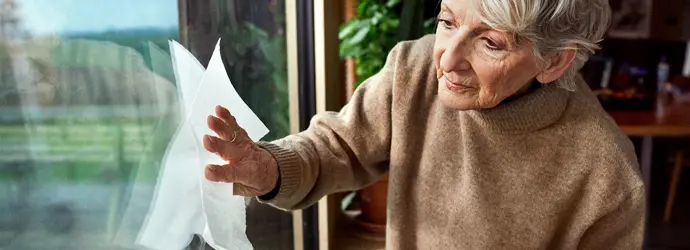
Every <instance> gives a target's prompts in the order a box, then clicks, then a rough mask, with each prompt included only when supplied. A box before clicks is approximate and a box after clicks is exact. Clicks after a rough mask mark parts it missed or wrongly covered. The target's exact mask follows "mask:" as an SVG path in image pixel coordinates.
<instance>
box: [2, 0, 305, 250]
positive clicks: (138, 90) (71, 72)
mask: <svg viewBox="0 0 690 250" xmlns="http://www.w3.org/2000/svg"><path fill="white" fill-rule="evenodd" d="M181 2H182V4H181V5H178V1H174V0H146V1H137V0H117V1H93V0H0V249H141V247H139V246H136V245H135V244H134V242H135V240H136V238H137V236H138V233H139V232H140V229H141V227H142V225H143V223H144V221H145V220H146V216H147V214H148V213H149V209H151V201H152V200H153V199H154V191H155V187H156V184H157V181H158V178H159V174H160V172H161V170H162V168H161V164H162V162H163V159H164V157H165V154H166V150H167V148H168V145H169V143H170V141H171V139H172V138H173V136H174V135H175V133H176V131H177V129H178V127H179V125H180V122H179V121H180V120H181V114H180V113H181V110H180V105H179V99H178V98H179V95H178V89H177V87H176V81H175V73H174V70H173V67H172V64H171V59H170V52H169V49H168V40H177V41H180V42H181V43H183V44H186V45H187V47H189V48H191V49H190V50H191V51H192V52H193V53H194V54H195V55H196V56H198V58H199V59H200V61H202V62H206V61H208V59H209V57H210V53H211V52H212V51H213V47H214V45H215V42H216V40H217V39H218V37H219V36H220V37H223V41H224V42H223V44H222V52H223V56H224V60H225V62H226V66H227V69H228V74H229V76H230V79H231V80H232V82H233V84H235V88H236V89H237V90H238V92H239V93H240V95H241V96H242V97H243V99H244V100H245V101H246V102H247V104H248V105H249V106H250V107H251V108H252V109H253V110H254V111H255V112H256V113H257V115H258V116H259V117H260V118H261V119H262V121H263V122H264V123H265V124H266V125H267V126H268V127H269V129H270V130H271V133H270V134H269V135H268V136H267V137H266V138H264V139H274V138H278V137H280V136H284V135H286V134H287V133H288V115H287V114H288V113H287V112H288V110H287V106H288V103H287V98H288V95H287V82H286V79H287V72H286V61H285V55H286V52H285V35H284V26H285V23H284V13H285V11H284V9H283V8H284V3H283V2H282V1H219V0H212V1H189V2H187V1H181ZM197 2H206V3H209V5H207V6H202V5H203V3H197ZM178 6H182V8H178ZM234 13H240V14H234ZM269 13H270V14H269ZM180 17H183V18H182V19H180ZM180 23H182V24H183V25H182V26H180V25H179V24H180ZM233 25H235V26H233ZM269 55H270V57H269ZM189 167H198V166H189ZM174 205H175V204H171V206H174ZM247 223H248V226H247V233H248V235H249V238H250V241H251V242H252V244H253V245H254V247H255V248H256V249H291V248H292V228H291V227H292V220H291V216H290V214H289V213H285V212H279V211H277V210H275V209H272V208H269V207H267V206H265V205H260V204H257V203H255V202H251V203H250V204H249V206H248V208H247ZM170 240H171V241H173V240H174V241H179V240H181V241H183V242H188V241H189V240H191V239H187V238H180V239H170ZM196 242H197V241H194V242H193V243H192V244H194V243H196Z"/></svg>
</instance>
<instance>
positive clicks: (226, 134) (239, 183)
mask: <svg viewBox="0 0 690 250" xmlns="http://www.w3.org/2000/svg"><path fill="white" fill-rule="evenodd" d="M207 122H208V127H209V128H210V129H211V130H213V132H215V133H216V135H218V136H211V135H205V136H204V148H206V150H208V151H209V152H212V153H216V154H218V155H219V156H220V157H222V158H223V159H224V160H225V161H227V162H228V164H226V165H223V166H219V165H208V166H206V168H205V172H204V175H205V176H206V179H208V180H210V181H216V182H228V183H233V192H234V194H235V195H241V196H261V195H264V194H266V193H268V192H270V191H271V190H273V188H274V187H275V186H276V184H277V182H278V164H277V163H276V161H275V159H274V158H273V156H272V155H271V154H270V153H269V152H268V151H266V150H264V149H262V148H260V147H258V146H256V144H254V142H253V141H252V140H251V139H250V138H249V136H248V135H247V132H246V131H245V130H244V129H242V128H240V126H239V125H237V122H236V121H235V117H233V116H232V115H231V114H230V112H229V111H228V110H227V109H226V108H224V107H220V106H218V107H216V114H215V116H209V117H208V121H207ZM235 134H236V136H235ZM233 138H234V141H233Z"/></svg>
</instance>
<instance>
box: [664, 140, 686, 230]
mask: <svg viewBox="0 0 690 250" xmlns="http://www.w3.org/2000/svg"><path fill="white" fill-rule="evenodd" d="M684 159H685V156H684V152H683V150H679V151H678V152H676V157H675V160H674V163H673V170H671V171H672V172H671V182H670V184H669V187H668V196H667V197H666V208H665V209H664V222H669V221H670V220H671V213H672V212H673V203H674V202H675V199H676V192H677V189H678V182H679V181H680V174H681V170H682V169H683V166H684V162H683V160H684Z"/></svg>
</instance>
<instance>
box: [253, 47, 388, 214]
mask: <svg viewBox="0 0 690 250" xmlns="http://www.w3.org/2000/svg"><path fill="white" fill-rule="evenodd" d="M399 46H400V45H398V46H396V47H395V48H394V49H393V50H392V51H391V52H390V53H389V55H388V57H387V59H386V62H385V65H384V67H383V68H382V70H381V71H379V72H378V73H377V74H375V75H374V76H372V77H371V78H369V79H367V80H365V81H364V82H363V83H362V84H361V85H360V86H359V87H358V88H357V90H356V91H355V93H354V95H353V97H352V99H351V100H350V101H349V102H348V104H346V105H345V106H344V107H343V108H342V109H341V110H340V111H339V112H325V113H321V114H318V115H316V116H315V117H313V118H312V120H311V122H310V125H309V128H308V129H307V130H305V131H303V132H301V133H299V134H295V135H290V136H287V137H285V138H283V139H280V140H277V141H273V142H270V143H269V142H259V143H258V145H259V146H260V147H262V148H264V149H266V150H268V151H269V152H270V153H271V154H272V155H273V156H274V158H275V159H276V161H277V163H278V168H279V171H280V183H281V184H280V187H278V192H277V195H275V197H273V198H270V200H262V199H261V197H260V198H259V201H260V202H264V203H268V204H270V205H273V206H275V207H277V208H280V209H285V210H293V209H302V208H305V207H307V206H309V205H312V204H314V203H316V202H317V201H318V200H319V199H321V198H322V197H324V196H325V195H328V194H331V193H335V192H342V191H345V190H356V189H360V188H363V187H365V186H367V185H369V184H371V183H373V182H374V181H376V180H377V179H378V178H379V177H380V176H382V175H383V174H384V173H386V172H387V171H388V162H389V155H390V145H391V101H392V95H393V94H392V92H393V82H394V81H395V75H396V73H395V72H396V61H397V57H398V53H399V52H398V51H399Z"/></svg>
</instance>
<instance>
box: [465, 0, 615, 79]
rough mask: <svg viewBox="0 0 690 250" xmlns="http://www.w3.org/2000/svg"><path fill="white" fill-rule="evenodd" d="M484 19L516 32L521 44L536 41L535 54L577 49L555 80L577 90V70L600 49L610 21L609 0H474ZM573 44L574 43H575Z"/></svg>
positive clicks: (504, 29) (540, 56)
mask: <svg viewBox="0 0 690 250" xmlns="http://www.w3.org/2000/svg"><path fill="white" fill-rule="evenodd" d="M474 3H475V5H474V6H475V8H476V10H477V11H478V13H480V16H481V19H482V21H484V22H485V23H486V24H487V25H489V26H491V27H492V28H494V29H498V30H503V31H506V32H509V33H511V34H514V36H515V37H514V38H515V40H516V42H518V44H520V42H522V41H529V42H531V43H532V44H534V49H535V51H534V52H535V56H536V57H537V59H538V61H539V62H541V64H543V63H544V62H545V60H544V55H546V54H548V53H553V52H558V51H562V50H567V49H574V50H575V51H576V53H577V54H576V57H575V60H573V65H572V66H571V67H570V69H569V70H568V71H567V72H566V73H565V74H564V75H563V76H562V77H561V78H559V79H558V80H556V84H558V86H560V87H563V88H565V89H567V90H570V91H573V90H575V79H576V77H577V74H578V71H579V70H580V69H581V68H582V67H583V66H584V64H585V62H587V60H589V57H590V56H591V55H592V54H594V52H595V50H597V49H599V45H598V43H599V42H601V40H602V38H603V37H604V35H605V34H606V31H607V30H608V27H609V24H610V22H611V8H610V6H609V3H608V0H475V1H474ZM573 45H574V46H575V47H573Z"/></svg>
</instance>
